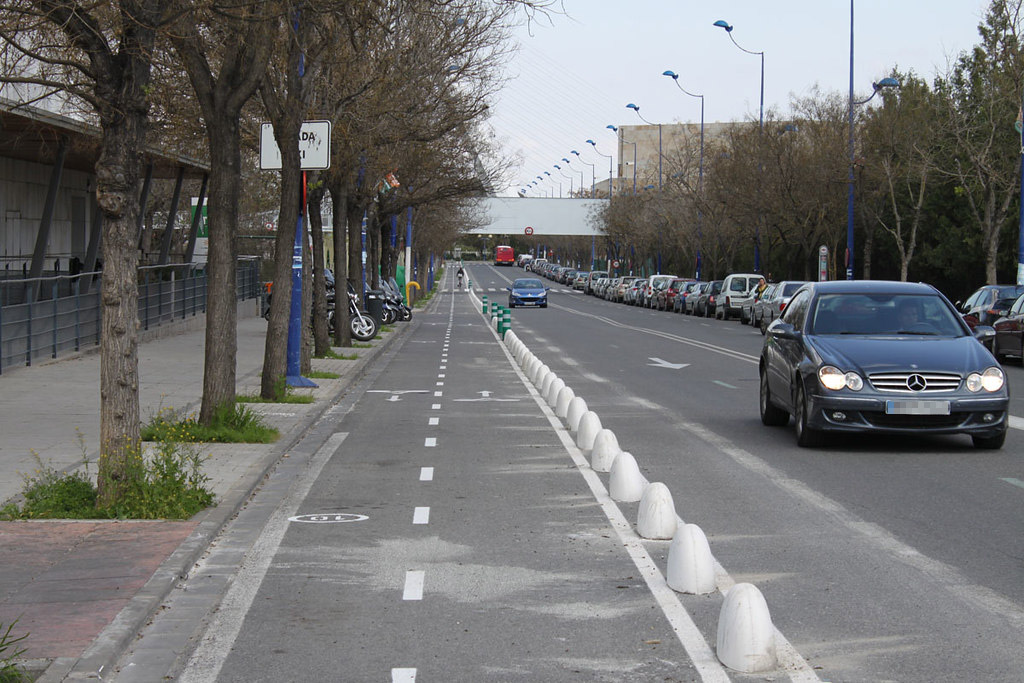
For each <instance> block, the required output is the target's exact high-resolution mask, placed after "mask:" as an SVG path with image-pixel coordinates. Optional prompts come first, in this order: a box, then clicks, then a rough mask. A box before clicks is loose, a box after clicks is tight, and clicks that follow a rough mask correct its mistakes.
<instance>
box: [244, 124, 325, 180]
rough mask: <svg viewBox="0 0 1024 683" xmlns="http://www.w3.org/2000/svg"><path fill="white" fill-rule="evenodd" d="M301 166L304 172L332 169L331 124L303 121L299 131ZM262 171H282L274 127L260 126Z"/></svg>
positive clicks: (279, 150)
mask: <svg viewBox="0 0 1024 683" xmlns="http://www.w3.org/2000/svg"><path fill="white" fill-rule="evenodd" d="M299 166H300V168H301V169H302V170H303V171H316V170H323V169H326V168H330V167H331V122H330V121H303V122H302V128H301V129H300V130H299ZM260 170H263V171H279V170H281V148H280V147H278V146H277V140H276V139H275V138H274V125H273V124H271V123H264V124H262V125H261V126H260Z"/></svg>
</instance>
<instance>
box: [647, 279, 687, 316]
mask: <svg viewBox="0 0 1024 683" xmlns="http://www.w3.org/2000/svg"><path fill="white" fill-rule="evenodd" d="M692 281H693V279H692V278H684V277H677V278H672V279H671V280H669V281H668V282H667V283H666V284H665V286H664V287H661V288H660V289H658V290H657V291H655V293H654V301H653V302H652V303H651V308H656V309H658V310H659V311H671V310H672V304H673V303H674V302H675V300H676V296H678V294H679V291H680V289H682V288H683V287H685V286H686V283H687V282H692Z"/></svg>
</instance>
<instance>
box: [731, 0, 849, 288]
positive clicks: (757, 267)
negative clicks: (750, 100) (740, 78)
mask: <svg viewBox="0 0 1024 683" xmlns="http://www.w3.org/2000/svg"><path fill="white" fill-rule="evenodd" d="M850 1H851V2H852V1H853V0H850ZM714 26H717V27H718V28H721V29H725V32H726V34H728V36H729V40H731V41H732V44H733V45H735V46H736V47H738V48H739V49H741V50H743V51H744V52H746V53H747V54H748V55H758V56H759V57H761V106H760V109H759V113H758V118H757V121H758V127H759V130H760V132H761V134H764V51H763V50H762V51H761V52H754V51H753V50H748V49H746V48H745V47H743V46H742V45H740V44H739V43H737V42H736V39H735V38H733V37H732V29H733V26H732V25H731V24H729V22H727V21H725V20H724V19H719V20H718V21H716V22H715V23H714ZM758 168H761V164H760V163H758ZM761 201H762V202H763V201H764V197H761ZM759 208H760V211H761V216H760V217H759V218H758V221H757V227H756V228H755V234H754V272H755V273H760V272H761V223H763V222H764V206H763V205H762V206H760V207H759Z"/></svg>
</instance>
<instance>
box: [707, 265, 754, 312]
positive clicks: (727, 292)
mask: <svg viewBox="0 0 1024 683" xmlns="http://www.w3.org/2000/svg"><path fill="white" fill-rule="evenodd" d="M763 278H764V276H763V275H758V274H757V273H733V274H732V275H726V276H725V280H724V281H723V282H722V293H721V294H720V295H719V296H718V305H716V306H715V317H716V318H719V319H721V320H728V319H729V318H730V317H732V316H737V317H738V316H739V315H740V314H741V313H742V311H743V305H744V304H746V303H747V302H749V301H750V299H752V298H753V297H754V292H755V291H757V285H758V283H759V282H761V280H762V279H763Z"/></svg>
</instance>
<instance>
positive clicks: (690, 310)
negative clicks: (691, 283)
mask: <svg viewBox="0 0 1024 683" xmlns="http://www.w3.org/2000/svg"><path fill="white" fill-rule="evenodd" d="M710 286H711V283H710V282H698V283H697V285H696V286H695V287H694V288H693V289H692V290H690V293H689V294H687V295H686V301H685V302H684V304H683V313H685V314H687V315H697V302H699V301H700V297H701V295H702V294H703V293H704V292H705V291H707V289H708V287H710Z"/></svg>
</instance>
